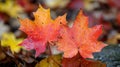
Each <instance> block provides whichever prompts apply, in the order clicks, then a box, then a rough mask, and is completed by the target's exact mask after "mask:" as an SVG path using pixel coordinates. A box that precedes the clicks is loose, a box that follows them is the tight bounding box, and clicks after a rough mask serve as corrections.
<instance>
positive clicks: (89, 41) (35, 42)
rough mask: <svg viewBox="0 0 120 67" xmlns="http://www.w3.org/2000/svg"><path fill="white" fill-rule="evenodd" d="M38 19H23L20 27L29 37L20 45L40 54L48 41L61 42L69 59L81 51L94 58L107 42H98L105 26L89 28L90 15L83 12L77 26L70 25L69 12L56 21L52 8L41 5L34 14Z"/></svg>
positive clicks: (61, 47)
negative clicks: (52, 16) (67, 19)
mask: <svg viewBox="0 0 120 67" xmlns="http://www.w3.org/2000/svg"><path fill="white" fill-rule="evenodd" d="M33 14H34V17H35V20H34V21H32V20H30V19H20V18H19V21H20V24H21V26H20V30H22V31H23V32H25V33H26V34H27V36H28V37H27V38H26V39H25V40H24V41H23V42H22V43H21V44H20V45H21V46H24V47H25V48H27V49H29V50H31V49H35V50H36V55H35V56H36V57H37V56H38V55H40V54H41V53H43V52H45V50H46V46H47V42H51V41H52V42H54V41H57V43H56V45H57V46H58V50H60V51H62V52H63V53H64V57H65V58H72V57H74V56H75V55H77V54H78V52H79V54H80V55H81V56H82V57H83V58H92V57H93V56H92V53H93V52H99V51H100V50H101V49H102V48H103V47H104V46H105V44H104V43H102V42H100V41H97V39H98V37H99V36H100V34H101V33H102V26H101V25H97V26H95V27H92V28H89V27H88V18H87V17H86V16H84V14H83V12H82V11H80V12H79V13H78V16H77V17H76V19H75V21H74V24H73V26H72V27H71V28H70V27H69V26H68V25H67V21H66V14H65V15H63V16H59V17H57V18H56V19H55V20H53V19H51V17H50V9H44V8H42V7H41V6H40V7H39V8H38V10H37V11H36V12H34V13H33Z"/></svg>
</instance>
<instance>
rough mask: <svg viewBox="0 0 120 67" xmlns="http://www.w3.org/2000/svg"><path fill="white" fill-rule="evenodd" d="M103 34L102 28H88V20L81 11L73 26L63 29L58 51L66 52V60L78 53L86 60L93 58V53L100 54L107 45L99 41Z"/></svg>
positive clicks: (98, 26) (99, 26)
mask: <svg viewBox="0 0 120 67" xmlns="http://www.w3.org/2000/svg"><path fill="white" fill-rule="evenodd" d="M101 33H102V26H101V25H97V26H94V27H92V28H88V18H87V17H86V16H84V15H83V12H82V11H80V12H79V14H78V16H77V17H76V19H75V21H74V24H73V26H72V27H71V28H70V27H68V26H64V28H63V29H61V33H60V34H61V39H60V40H58V44H57V46H58V49H59V50H60V51H63V52H64V57H65V58H72V57H73V56H75V55H76V54H77V53H78V51H79V52H80V54H81V56H82V57H84V58H92V57H93V56H92V53H93V52H99V51H100V50H101V49H102V48H103V47H104V46H105V44H104V43H102V42H100V41H97V39H98V37H99V36H100V34H101Z"/></svg>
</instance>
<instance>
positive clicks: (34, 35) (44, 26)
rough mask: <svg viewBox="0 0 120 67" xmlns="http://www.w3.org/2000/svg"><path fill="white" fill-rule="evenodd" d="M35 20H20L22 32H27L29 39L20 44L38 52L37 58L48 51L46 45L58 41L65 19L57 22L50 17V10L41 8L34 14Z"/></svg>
mask: <svg viewBox="0 0 120 67" xmlns="http://www.w3.org/2000/svg"><path fill="white" fill-rule="evenodd" d="M33 14H34V17H35V20H34V21H32V20H29V19H20V18H19V21H20V24H21V26H20V30H22V31H23V32H25V33H26V34H27V35H28V37H27V38H26V39H25V40H24V41H23V42H22V43H21V44H20V45H21V46H24V47H25V48H27V49H29V50H31V49H35V50H36V55H35V56H36V57H37V56H38V55H39V54H41V53H43V52H44V51H45V50H46V43H47V42H50V41H55V40H57V37H58V35H59V30H60V27H61V23H62V24H64V22H66V21H65V17H66V15H64V16H60V17H58V18H56V19H55V20H52V19H51V17H50V10H49V9H44V8H42V7H41V6H40V7H39V9H38V10H37V11H36V12H34V13H33Z"/></svg>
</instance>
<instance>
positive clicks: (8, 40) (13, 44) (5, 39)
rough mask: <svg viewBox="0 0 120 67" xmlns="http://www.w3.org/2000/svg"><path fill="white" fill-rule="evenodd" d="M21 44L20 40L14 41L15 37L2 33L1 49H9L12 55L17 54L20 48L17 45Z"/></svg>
mask: <svg viewBox="0 0 120 67" xmlns="http://www.w3.org/2000/svg"><path fill="white" fill-rule="evenodd" d="M21 42H22V39H16V38H15V35H13V34H12V33H4V34H3V35H2V39H1V46H2V47H10V50H11V52H12V53H14V52H16V53H18V52H19V51H20V49H21V48H22V47H21V46H19V45H18V44H20V43H21Z"/></svg>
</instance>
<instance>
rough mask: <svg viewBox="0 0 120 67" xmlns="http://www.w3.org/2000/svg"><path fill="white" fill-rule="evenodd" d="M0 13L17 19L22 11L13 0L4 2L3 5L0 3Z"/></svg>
mask: <svg viewBox="0 0 120 67" xmlns="http://www.w3.org/2000/svg"><path fill="white" fill-rule="evenodd" d="M0 12H4V13H6V14H8V15H9V16H11V17H17V16H18V14H19V13H22V12H23V10H22V8H21V7H20V6H19V5H17V4H16V3H15V1H14V0H5V3H3V2H0Z"/></svg>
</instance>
